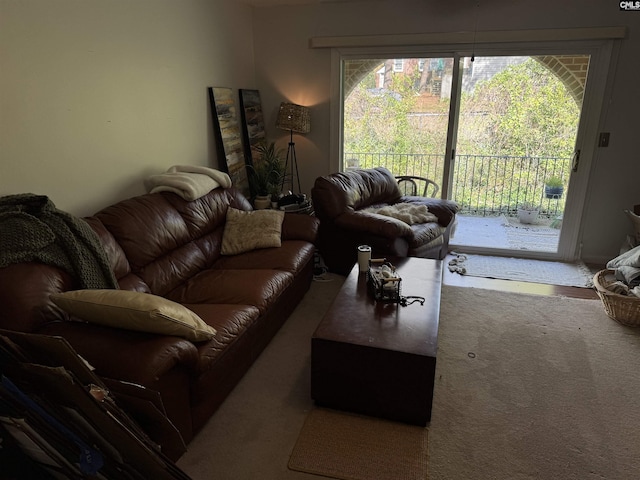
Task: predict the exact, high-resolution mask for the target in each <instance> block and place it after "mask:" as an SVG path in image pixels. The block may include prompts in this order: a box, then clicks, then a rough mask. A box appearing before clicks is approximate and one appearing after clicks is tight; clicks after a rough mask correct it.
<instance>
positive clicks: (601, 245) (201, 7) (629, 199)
mask: <svg viewBox="0 0 640 480" xmlns="http://www.w3.org/2000/svg"><path fill="white" fill-rule="evenodd" d="M477 3H480V7H479V8H476V7H475V5H476V4H477ZM476 17H477V26H478V30H481V31H482V30H515V29H538V28H575V27H591V26H614V25H626V26H627V28H628V32H629V34H628V38H627V39H625V40H624V41H623V42H622V47H621V49H620V52H619V55H618V57H617V58H615V61H616V64H615V68H613V69H612V71H611V74H610V78H611V79H612V81H613V85H612V88H611V96H610V97H609V98H607V99H606V100H605V104H606V105H605V109H604V110H603V114H602V117H601V119H600V122H601V130H602V131H608V132H611V144H610V146H609V147H608V148H606V149H598V151H597V154H596V158H595V159H594V164H593V170H594V171H593V175H592V181H591V183H590V185H589V197H588V204H587V205H586V208H585V211H586V214H585V219H584V221H583V226H584V232H583V235H582V241H583V244H584V247H583V258H585V259H587V260H589V259H600V260H602V259H605V260H606V259H608V258H611V257H612V256H614V255H615V254H617V250H618V248H619V246H620V244H621V242H622V240H623V238H624V235H625V234H626V233H627V231H628V230H629V225H628V222H627V220H626V218H625V217H624V215H623V213H622V210H623V209H624V208H629V207H630V206H631V205H633V204H635V203H640V188H639V187H638V185H639V183H640V182H639V179H640V157H639V155H638V153H637V151H638V150H637V144H638V142H637V139H636V138H635V137H636V136H637V134H636V130H637V127H636V125H637V119H638V113H637V112H638V111H639V109H640V105H639V100H638V99H639V98H640V96H639V95H637V85H638V78H640V62H638V61H637V59H638V58H640V21H638V13H637V12H620V11H619V10H618V2H615V1H613V0H611V1H608V0H607V1H604V0H563V1H562V2H558V1H557V0H538V1H537V2H531V1H525V0H482V1H481V2H477V1H476V0H458V1H455V2H442V1H440V0H393V1H392V0H388V1H377V2H362V3H358V2H352V3H332V2H328V3H327V2H322V3H318V4H315V5H298V6H279V7H259V8H254V9H251V7H249V6H247V5H244V4H242V3H241V2H239V1H236V0H108V1H105V0H0V195H7V194H12V193H22V192H33V193H38V194H43V195H48V196H49V197H50V198H51V199H52V200H53V201H54V203H55V204H56V205H57V206H58V207H59V208H61V209H63V210H66V211H69V212H71V213H74V214H76V215H89V214H92V213H94V212H95V211H97V210H98V209H100V208H102V207H104V206H106V205H109V204H110V203H113V202H115V201H117V200H120V199H123V198H126V197H129V196H133V195H137V194H140V193H143V192H144V186H143V180H144V179H145V178H146V177H148V176H149V175H152V174H155V173H160V172H162V171H164V170H166V169H167V168H168V167H169V166H171V165H173V164H178V163H185V164H192V165H208V166H213V167H217V166H218V161H217V155H216V148H215V142H214V140H213V130H212V124H211V118H210V110H209V103H208V96H207V87H208V86H222V87H232V88H234V89H235V90H237V89H239V88H258V89H260V93H261V96H262V101H263V108H264V110H265V114H266V123H267V125H266V128H267V135H268V136H269V137H270V138H272V139H277V140H278V142H279V145H280V146H282V147H286V145H287V141H288V136H287V133H286V132H284V131H277V130H276V129H275V127H274V126H273V125H274V124H275V114H276V110H277V108H278V105H279V104H280V102H281V101H283V100H289V101H293V102H296V103H300V104H304V105H309V106H311V107H312V118H311V120H312V131H311V132H310V133H309V134H308V135H304V136H302V135H297V136H296V137H295V141H296V147H297V153H298V160H299V163H300V169H301V174H302V184H303V185H302V188H303V190H304V191H306V192H307V193H309V192H310V190H311V186H312V185H313V181H314V180H315V178H316V177H317V176H319V175H325V174H327V173H329V171H330V161H329V160H330V159H329V138H330V134H329V132H330V128H331V127H332V126H331V125H330V118H329V109H330V103H329V101H330V93H331V92H330V83H331V71H330V68H331V61H330V52H329V51H328V50H321V49H320V50H319V49H309V48H308V41H309V38H311V37H316V36H336V35H369V34H384V33H389V34H401V33H422V32H459V31H471V30H473V28H474V25H476ZM254 58H255V63H254Z"/></svg>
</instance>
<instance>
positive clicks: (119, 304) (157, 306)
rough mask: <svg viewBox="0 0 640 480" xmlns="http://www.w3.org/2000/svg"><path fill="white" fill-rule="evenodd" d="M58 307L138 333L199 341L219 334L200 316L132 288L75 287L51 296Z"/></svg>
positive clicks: (104, 323) (101, 323) (164, 299)
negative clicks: (82, 288)
mask: <svg viewBox="0 0 640 480" xmlns="http://www.w3.org/2000/svg"><path fill="white" fill-rule="evenodd" d="M50 298H51V300H52V301H53V303H55V304H56V305H57V306H58V307H60V308H61V309H63V310H64V311H66V312H68V313H70V314H71V315H73V316H75V317H78V318H80V319H82V320H86V321H87V322H91V323H97V324H100V325H107V326H109V327H117V328H124V329H127V330H136V331H139V332H150V333H161V334H164V335H175V336H178V337H184V338H186V339H188V340H191V341H194V342H198V341H202V340H209V339H211V338H213V336H214V335H215V334H216V331H215V329H213V328H212V327H210V326H209V325H207V324H206V323H205V322H204V321H203V320H202V319H201V318H200V317H199V316H198V315H196V314H195V313H194V312H192V311H191V310H189V309H188V308H186V307H183V306H182V305H180V304H179V303H176V302H172V301H171V300H167V299H166V298H162V297H159V296H156V295H151V294H149V293H141V292H133V291H130V290H99V289H96V290H72V291H69V292H63V293H54V294H51V295H50Z"/></svg>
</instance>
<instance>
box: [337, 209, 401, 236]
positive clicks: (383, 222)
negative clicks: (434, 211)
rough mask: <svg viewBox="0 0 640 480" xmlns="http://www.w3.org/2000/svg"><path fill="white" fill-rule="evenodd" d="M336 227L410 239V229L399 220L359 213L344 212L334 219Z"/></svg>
mask: <svg viewBox="0 0 640 480" xmlns="http://www.w3.org/2000/svg"><path fill="white" fill-rule="evenodd" d="M335 225H336V227H339V228H343V229H345V230H352V231H355V232H368V233H372V234H374V235H379V236H381V237H386V238H396V237H412V236H413V231H412V230H411V227H410V226H409V225H407V224H406V223H404V222H403V221H401V220H398V219H396V218H393V217H386V216H383V215H376V214H372V213H366V212H361V211H354V212H345V213H343V214H341V215H339V216H337V217H336V218H335Z"/></svg>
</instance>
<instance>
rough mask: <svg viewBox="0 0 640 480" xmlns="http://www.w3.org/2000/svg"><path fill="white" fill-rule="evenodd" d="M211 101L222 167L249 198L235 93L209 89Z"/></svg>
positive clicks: (213, 88)
mask: <svg viewBox="0 0 640 480" xmlns="http://www.w3.org/2000/svg"><path fill="white" fill-rule="evenodd" d="M209 101H210V103H211V116H212V119H213V130H214V134H215V138H216V144H217V146H218V157H219V159H220V167H221V169H222V170H224V171H226V172H227V173H228V174H229V176H230V177H231V181H232V182H233V186H234V187H236V188H237V189H238V190H240V191H241V192H242V193H243V194H244V195H245V196H247V197H248V196H249V195H250V193H249V181H248V179H247V169H246V164H245V154H244V149H243V146H242V136H241V134H240V128H239V125H238V115H237V109H236V104H235V101H234V97H233V91H232V89H231V88H226V87H209Z"/></svg>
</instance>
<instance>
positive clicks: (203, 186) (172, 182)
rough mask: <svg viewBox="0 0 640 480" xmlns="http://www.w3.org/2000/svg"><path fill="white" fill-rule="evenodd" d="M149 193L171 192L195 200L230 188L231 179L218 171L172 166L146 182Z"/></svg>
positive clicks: (189, 166) (205, 168)
mask: <svg viewBox="0 0 640 480" xmlns="http://www.w3.org/2000/svg"><path fill="white" fill-rule="evenodd" d="M146 186H147V189H148V190H149V192H150V193H156V192H173V193H175V194H177V195H180V196H181V197H182V198H184V199H185V200H189V201H192V200H195V199H197V198H200V197H202V196H203V195H206V194H207V193H209V192H210V191H211V190H213V189H215V188H218V187H222V188H229V187H231V178H230V177H229V175H227V174H226V173H224V172H221V171H220V170H215V169H213V168H209V167H200V166H197V165H174V166H173V167H171V168H170V169H169V170H167V172H166V173H161V174H159V175H153V176H151V177H149V179H148V180H147V181H146Z"/></svg>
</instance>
